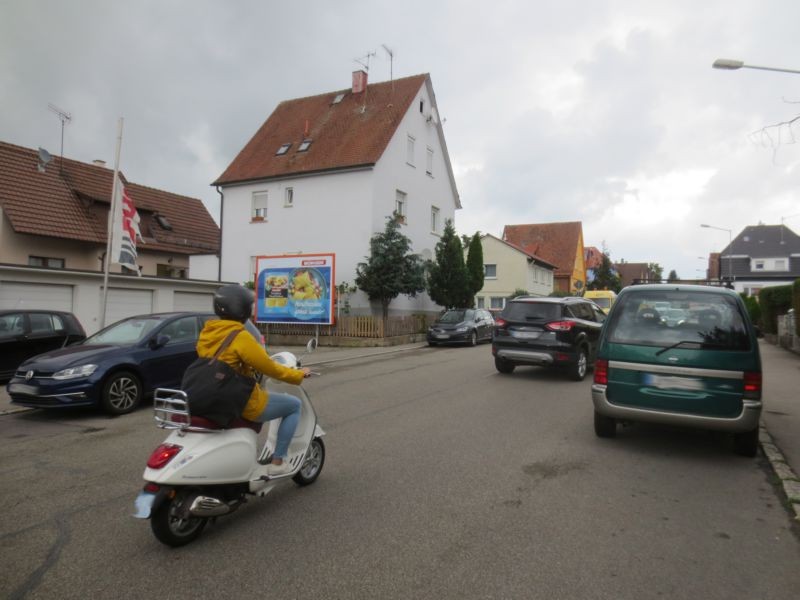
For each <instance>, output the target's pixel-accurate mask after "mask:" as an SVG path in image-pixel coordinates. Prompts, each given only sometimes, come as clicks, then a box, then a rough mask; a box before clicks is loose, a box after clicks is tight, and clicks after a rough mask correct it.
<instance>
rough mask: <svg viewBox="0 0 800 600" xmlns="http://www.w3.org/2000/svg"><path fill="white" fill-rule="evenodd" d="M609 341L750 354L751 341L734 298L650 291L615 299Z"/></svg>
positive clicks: (681, 292) (699, 293)
mask: <svg viewBox="0 0 800 600" xmlns="http://www.w3.org/2000/svg"><path fill="white" fill-rule="evenodd" d="M608 326H609V334H608V336H609V338H608V339H609V341H610V342H613V343H619V344H640V345H645V346H664V347H666V346H670V345H673V344H675V345H678V344H680V345H682V346H684V347H686V348H694V349H697V348H700V349H707V350H749V349H750V337H749V335H748V333H747V326H746V324H745V319H744V317H743V315H742V313H741V311H740V308H739V305H738V303H737V302H736V300H735V298H732V297H730V296H728V295H725V294H715V293H708V292H691V291H681V290H648V291H642V292H635V293H629V294H624V295H622V297H621V298H620V299H619V300H617V306H615V310H614V311H613V315H612V320H611V322H610V323H609V324H608Z"/></svg>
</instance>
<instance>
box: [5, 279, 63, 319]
mask: <svg viewBox="0 0 800 600" xmlns="http://www.w3.org/2000/svg"><path fill="white" fill-rule="evenodd" d="M0 308H43V309H46V310H65V311H67V312H72V286H71V285H52V284H48V283H18V282H12V281H2V282H0Z"/></svg>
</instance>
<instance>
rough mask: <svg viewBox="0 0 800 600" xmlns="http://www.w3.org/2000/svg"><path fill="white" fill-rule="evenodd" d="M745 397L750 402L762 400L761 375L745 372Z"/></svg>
mask: <svg viewBox="0 0 800 600" xmlns="http://www.w3.org/2000/svg"><path fill="white" fill-rule="evenodd" d="M744 397H745V398H748V399H750V400H758V399H759V398H761V373H757V372H754V371H745V374H744Z"/></svg>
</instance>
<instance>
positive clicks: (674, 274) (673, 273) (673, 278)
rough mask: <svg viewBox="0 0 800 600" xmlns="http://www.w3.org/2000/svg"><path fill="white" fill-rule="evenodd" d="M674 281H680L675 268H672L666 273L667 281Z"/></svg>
mask: <svg viewBox="0 0 800 600" xmlns="http://www.w3.org/2000/svg"><path fill="white" fill-rule="evenodd" d="M675 281H680V277H678V272H677V271H676V270H675V269H672V270H671V271H670V272H669V275H667V283H673V282H675Z"/></svg>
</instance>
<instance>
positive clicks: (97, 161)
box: [92, 158, 106, 167]
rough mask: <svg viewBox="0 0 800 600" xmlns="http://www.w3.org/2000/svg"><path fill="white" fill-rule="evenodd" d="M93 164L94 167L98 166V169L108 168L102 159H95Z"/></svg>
mask: <svg viewBox="0 0 800 600" xmlns="http://www.w3.org/2000/svg"><path fill="white" fill-rule="evenodd" d="M92 164H93V165H96V166H98V167H105V166H106V161H104V160H103V159H101V158H95V159H94V160H93V161H92Z"/></svg>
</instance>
